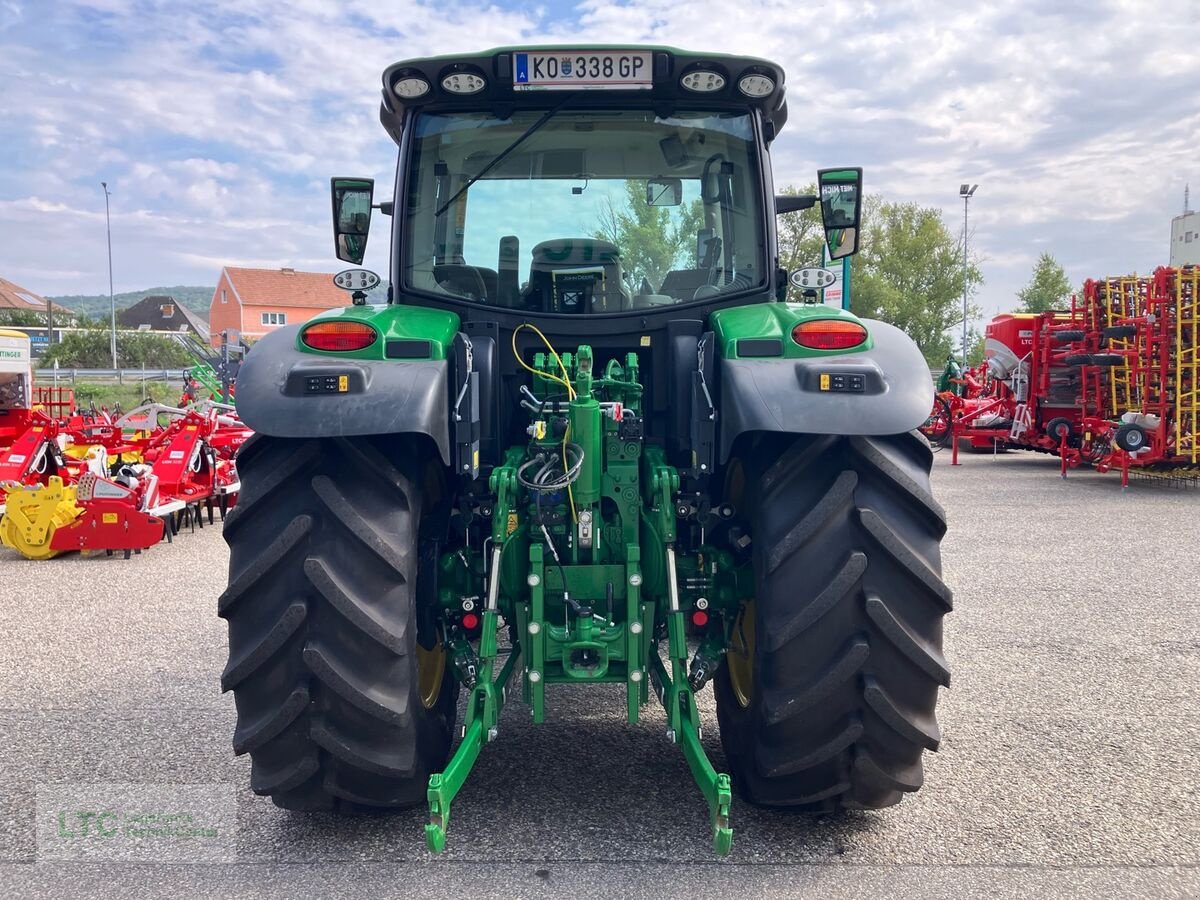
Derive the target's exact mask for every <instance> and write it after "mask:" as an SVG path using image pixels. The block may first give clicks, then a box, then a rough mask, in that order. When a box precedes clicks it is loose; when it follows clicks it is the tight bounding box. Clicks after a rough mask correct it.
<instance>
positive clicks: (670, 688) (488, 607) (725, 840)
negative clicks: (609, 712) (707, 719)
mask: <svg viewBox="0 0 1200 900" xmlns="http://www.w3.org/2000/svg"><path fill="white" fill-rule="evenodd" d="M561 359H562V365H563V367H565V369H566V370H567V380H568V382H569V383H570V384H571V386H572V388H573V389H574V392H575V396H574V397H573V398H570V397H569V396H568V393H569V392H568V390H567V388H566V387H565V386H564V385H562V384H561V383H559V382H557V381H555V380H554V378H556V377H557V378H561V377H562V370H561V369H560V368H559V364H558V361H557V360H556V359H555V358H554V357H553V356H551V355H550V354H546V353H537V354H535V355H534V358H533V368H534V369H535V370H536V372H537V373H538V374H537V375H535V376H534V378H533V387H532V392H533V395H534V396H535V397H536V398H537V401H538V403H539V404H541V410H540V411H539V412H537V413H533V414H531V425H530V439H529V442H528V444H527V445H525V446H518V447H512V448H510V449H509V450H508V452H507V453H506V454H505V458H504V461H503V463H502V464H501V465H499V466H497V467H496V468H495V469H493V471H492V474H491V477H490V481H489V488H490V489H491V491H492V493H493V494H494V497H495V500H494V505H493V507H492V509H491V526H492V527H491V543H490V546H489V547H487V548H480V547H471V546H469V547H466V548H463V549H461V550H455V551H453V552H449V553H445V554H443V556H442V557H441V558H440V559H439V561H438V576H439V577H438V605H439V615H440V616H441V627H442V630H443V633H444V634H445V635H446V636H447V643H448V644H449V646H450V651H451V658H452V660H453V665H452V667H451V668H452V671H453V672H454V673H455V674H456V675H457V677H458V678H459V680H460V681H462V682H463V683H464V685H465V686H466V687H467V688H468V689H469V690H470V692H471V693H470V698H469V700H468V702H467V706H466V710H467V711H466V719H465V724H464V731H463V734H464V737H463V740H462V741H461V742H460V744H459V745H458V748H457V750H456V752H455V754H454V756H453V757H452V758H451V760H450V762H449V763H448V764H447V766H446V768H445V770H444V771H443V772H441V773H438V774H435V775H433V776H432V777H431V778H430V781H429V789H428V797H429V810H430V821H429V824H428V825H427V826H426V842H427V844H428V846H429V848H430V849H431V850H434V851H435V852H436V851H440V850H441V849H443V848H444V846H445V843H446V828H447V826H448V823H449V820H450V804H451V802H452V801H453V799H454V797H455V795H456V794H457V793H458V791H459V790H460V789H461V787H462V786H463V784H464V783H465V780H466V777H467V774H468V773H469V771H470V769H471V767H472V766H473V765H474V763H475V761H476V759H477V758H478V756H479V753H480V750H481V749H482V747H483V746H484V745H485V744H486V743H488V742H490V741H492V740H495V739H496V737H497V736H498V734H499V724H498V722H499V712H500V709H501V707H502V706H503V703H504V699H505V697H506V696H507V695H508V691H509V690H510V681H511V680H512V679H513V678H517V679H519V681H520V687H521V695H522V698H523V699H524V702H525V703H526V704H527V705H528V707H529V709H530V714H531V716H532V718H533V721H534V722H535V723H541V722H543V721H544V720H545V716H546V706H547V702H548V699H549V698H548V697H547V686H548V685H556V684H583V683H589V682H590V683H611V684H623V685H625V702H624V708H625V715H626V718H627V720H628V721H629V722H631V723H634V722H637V721H638V720H639V717H640V712H641V707H642V706H644V705H645V704H646V703H648V702H649V700H650V693H651V692H650V688H651V685H652V684H653V686H654V688H655V691H654V693H655V696H656V697H657V698H658V699H659V700H660V701H661V702H662V704H663V707H664V709H665V711H666V714H667V723H668V724H667V729H668V736H669V737H670V738H671V740H672V741H674V742H675V743H678V744H679V745H680V748H681V749H682V751H683V753H684V757H685V759H686V760H687V763H688V766H689V769H690V770H691V772H692V775H693V777H694V778H695V780H696V783H697V786H698V787H699V788H700V791H701V794H702V795H703V796H704V798H705V800H706V801H707V803H708V805H709V814H710V820H711V824H712V838H713V846H714V847H715V849H716V851H717V852H718V853H720V854H725V853H728V852H729V849H730V845H731V842H732V838H733V831H732V829H731V828H730V826H729V807H730V803H731V799H732V795H731V789H730V782H729V776H728V775H725V774H722V773H718V772H717V771H716V770H715V769H714V768H713V766H712V764H711V763H710V762H709V760H708V757H707V756H706V754H705V752H704V748H703V746H702V744H701V742H700V715H699V711H698V709H697V707H696V699H695V692H694V690H693V685H692V684H691V682H690V681H689V659H688V657H689V648H688V640H687V636H688V622H689V618H688V616H689V615H690V614H693V611H695V610H704V611H706V612H707V614H708V617H709V618H708V622H707V623H706V624H704V625H695V624H693V628H695V629H697V632H698V635H699V637H700V638H701V651H700V652H701V654H703V662H704V665H705V666H707V670H708V671H712V670H715V667H716V662H717V661H719V659H720V655H721V653H722V652H723V649H724V647H725V646H726V644H727V639H728V635H729V633H730V630H731V629H732V627H733V622H734V621H735V619H736V616H737V610H738V607H739V604H740V602H741V600H742V599H744V598H745V597H747V596H750V595H751V594H752V592H753V580H754V576H753V572H752V569H751V566H750V564H749V563H748V562H742V563H740V564H739V563H738V562H737V561H735V559H734V558H733V556H732V555H731V554H730V553H729V552H728V551H725V550H720V549H717V548H715V547H709V546H701V547H700V548H699V549H698V550H697V551H696V552H695V553H691V554H681V555H678V556H677V555H676V554H675V541H676V536H677V535H676V530H677V521H678V520H677V515H678V514H679V513H678V512H677V510H676V506H675V503H674V497H675V496H676V494H677V493H678V491H679V489H680V475H679V472H678V470H676V469H675V468H674V467H673V466H671V465H669V464H668V462H667V460H666V457H665V455H664V453H663V451H662V449H661V448H659V447H656V446H648V445H646V444H645V443H644V441H643V439H642V438H641V436H640V432H639V433H637V434H631V433H627V434H625V435H624V436H622V424H623V422H626V421H627V420H629V419H631V418H633V419H636V418H637V417H639V416H641V414H642V412H643V407H642V393H643V388H642V385H641V383H640V382H639V380H638V379H639V371H640V369H639V359H638V356H637V354H635V353H628V354H626V356H625V359H624V361H623V362H618V361H617V360H612V361H610V362H609V363H608V364H607V365H606V366H605V369H604V371H603V373H602V374H600V375H596V374H595V373H594V372H593V371H592V366H593V363H592V359H593V357H592V351H591V348H590V347H588V346H586V345H585V346H581V347H579V348H578V351H577V352H575V353H573V354H572V353H563V354H562V355H561ZM552 376H553V377H552ZM568 425H569V430H568V429H567V426H568ZM564 445H568V446H569V445H575V446H577V447H578V448H579V450H582V453H583V458H582V460H581V462H580V463H579V469H578V475H577V477H576V478H575V480H574V481H573V482H572V483H571V488H570V492H569V493H568V492H567V491H565V490H557V489H556V490H551V491H546V490H543V491H536V492H535V491H534V490H532V489H530V488H527V487H526V486H525V484H524V483H522V478H523V479H524V481H525V482H529V481H530V480H531V479H536V477H537V476H536V475H534V474H533V473H535V472H539V471H541V470H542V469H543V467H544V466H546V465H548V464H549V463H550V462H553V463H554V465H556V466H557V465H559V461H560V460H561V457H562V454H563V453H564ZM571 453H572V454H573V453H575V451H574V450H572V451H571ZM570 459H571V457H570V456H569V457H568V461H570ZM531 461H532V464H531ZM565 468H566V467H565V466H563V469H564V470H565ZM518 470H520V472H521V473H522V474H521V475H519V474H518ZM555 484H556V486H557V482H555ZM539 497H540V499H539ZM588 519H590V521H591V523H592V527H591V533H590V538H588V539H587V540H585V539H584V536H583V535H584V532H583V531H582V529H581V527H580V525H579V524H577V523H581V522H584V521H585V520H588ZM672 568H673V569H674V572H675V584H676V588H677V589H676V590H675V591H672V590H671V589H670V585H669V575H668V573H669V572H670V571H671V570H672ZM464 604H469V607H468V606H466V605H464ZM481 607H482V616H481V622H482V625H481V633H480V634H479V636H478V652H476V651H475V650H474V649H473V647H472V645H471V639H472V638H471V636H470V635H467V634H465V633H464V632H463V631H462V627H461V625H460V623H461V621H462V613H463V611H464V610H467V609H469V610H470V611H474V610H478V609H480V608H481ZM501 621H503V622H504V623H505V624H508V625H511V626H513V629H512V631H511V632H510V634H511V649H510V651H509V653H508V656H507V658H506V659H505V660H504V664H503V666H501V667H500V669H499V670H498V671H497V670H496V664H497V662H499V660H500V657H499V655H498V641H497V629H498V627H499V625H500V622H501ZM664 644H665V646H663V645H664ZM664 650H665V656H664V655H663V651H664ZM697 658H699V657H697ZM697 658H693V660H692V663H691V664H692V668H693V669H694V668H695V667H696V665H697Z"/></svg>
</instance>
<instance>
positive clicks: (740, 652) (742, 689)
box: [725, 600, 754, 709]
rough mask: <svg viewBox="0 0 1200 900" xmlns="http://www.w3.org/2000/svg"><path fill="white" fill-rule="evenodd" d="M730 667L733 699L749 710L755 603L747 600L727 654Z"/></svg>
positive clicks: (751, 694) (727, 663)
mask: <svg viewBox="0 0 1200 900" xmlns="http://www.w3.org/2000/svg"><path fill="white" fill-rule="evenodd" d="M725 665H727V666H728V667H729V685H730V687H732V688H733V697H734V699H735V700H737V702H738V705H739V706H741V707H742V709H748V708H749V706H750V702H751V700H753V699H754V601H753V600H747V601H746V602H745V603H743V604H742V608H741V610H739V612H738V617H737V621H736V622H735V623H734V626H733V634H732V635H731V637H730V642H729V651H728V652H727V653H726V654H725Z"/></svg>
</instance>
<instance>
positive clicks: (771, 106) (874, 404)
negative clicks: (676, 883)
mask: <svg viewBox="0 0 1200 900" xmlns="http://www.w3.org/2000/svg"><path fill="white" fill-rule="evenodd" d="M380 118H381V120H382V122H383V125H384V128H385V129H386V130H387V132H388V133H389V134H390V135H391V136H392V138H393V140H394V141H395V142H396V144H397V147H398V165H397V168H396V178H395V184H394V188H393V194H392V197H393V199H391V200H388V201H384V202H379V203H376V200H375V197H374V185H373V182H372V181H371V180H370V179H367V178H335V179H333V184H332V204H333V220H334V231H335V246H336V251H337V256H338V257H339V258H340V259H342V260H345V261H347V262H350V263H352V264H354V265H359V266H361V264H362V261H363V258H364V253H365V250H366V245H367V237H368V231H369V227H370V223H371V215H372V210H373V209H378V210H379V211H380V213H381V214H382V215H384V216H387V217H390V219H391V223H390V224H391V227H390V231H389V235H390V238H389V246H388V250H389V252H390V264H389V270H388V273H389V276H390V283H391V287H390V288H389V289H388V293H387V302H386V303H385V304H378V305H369V304H367V295H366V291H367V290H368V289H369V288H372V287H375V286H377V285H378V284H379V278H378V276H377V275H375V274H374V273H372V272H369V271H367V270H365V269H362V268H357V269H349V270H347V271H344V272H342V273H340V274H339V275H338V276H336V278H335V281H336V282H337V283H338V284H339V286H341V287H343V288H346V289H347V290H349V291H351V292H352V295H351V299H352V301H353V302H352V303H351V304H350V305H348V306H347V307H346V308H344V309H336V310H330V311H329V312H326V313H322V314H321V315H319V316H317V317H316V318H314V319H312V320H310V321H309V322H307V323H305V324H302V325H299V326H290V327H285V328H280V329H278V330H277V331H275V332H274V333H272V334H270V335H268V336H267V337H265V338H263V339H262V340H261V341H259V342H258V344H257V345H256V346H255V347H254V349H253V351H252V352H251V353H250V354H248V356H247V358H246V360H245V363H244V364H243V367H242V369H241V372H240V374H239V377H238V384H237V401H238V411H239V413H240V414H241V416H242V418H243V420H244V421H245V422H246V423H247V424H248V425H249V426H251V427H252V428H254V430H255V431H256V432H257V435H256V436H255V437H254V438H253V440H251V441H250V442H248V443H247V444H246V445H245V447H244V448H243V449H242V451H241V454H240V456H239V458H238V470H239V473H240V475H241V480H242V491H241V495H240V498H239V502H238V505H237V508H236V510H235V511H234V513H233V514H232V515H231V517H230V519H229V521H228V524H227V526H226V528H225V536H226V540H227V541H228V543H229V546H230V549H231V558H230V576H229V587H228V589H227V590H226V591H225V593H224V594H223V595H222V597H221V601H220V615H221V616H222V617H224V618H225V619H227V620H228V623H229V663H228V665H227V666H226V668H225V671H224V673H223V675H222V685H223V687H224V689H225V690H232V691H233V692H234V697H235V700H236V706H237V728H236V732H235V735H234V740H233V743H234V750H235V752H236V753H239V754H242V753H249V754H250V757H251V760H252V774H251V787H252V788H253V790H254V791H255V792H256V793H258V794H260V795H265V796H269V797H271V798H272V800H273V801H274V802H275V803H276V804H278V805H279V806H281V807H284V808H286V809H293V810H335V811H361V810H363V809H364V808H369V807H405V806H410V805H413V804H420V803H428V805H429V814H430V820H429V824H428V825H427V826H426V839H427V843H428V845H429V847H430V848H431V849H432V850H434V851H439V850H441V849H442V848H443V847H444V845H445V841H446V836H447V830H448V828H449V825H450V810H451V804H452V802H453V800H454V797H455V795H456V794H457V793H458V792H459V790H460V789H461V788H462V786H463V784H464V783H465V782H466V780H467V779H468V777H469V776H470V773H471V770H472V768H473V767H474V766H475V764H476V762H477V760H478V758H479V756H480V753H481V752H483V751H484V749H485V748H486V746H487V745H488V744H489V743H491V742H493V741H495V740H497V739H498V738H499V736H500V734H501V732H502V730H503V722H504V719H503V717H502V715H501V713H502V710H503V707H504V706H505V705H506V703H507V702H508V701H509V700H511V699H513V698H519V699H520V701H521V705H522V706H523V707H524V709H525V710H527V711H528V713H529V714H530V715H531V716H532V718H533V721H534V722H535V723H538V722H542V721H543V718H544V716H545V715H546V710H547V707H548V706H550V705H551V704H553V703H555V700H556V689H558V688H559V686H560V685H565V684H570V685H615V686H620V687H618V688H617V689H616V690H614V689H613V688H608V689H603V688H601V689H600V690H598V691H596V692H595V696H596V697H597V699H604V700H607V701H608V702H612V700H613V698H615V697H619V698H620V699H619V701H617V702H620V703H621V705H622V707H623V710H624V714H625V716H626V717H627V719H628V721H629V722H631V723H633V722H637V721H638V719H639V717H640V716H642V715H644V714H645V713H644V710H645V707H646V706H647V704H648V703H650V702H651V700H652V699H653V700H654V701H655V702H657V703H661V705H662V707H663V708H664V710H665V716H664V720H665V730H666V735H667V737H668V739H669V740H670V742H672V743H674V744H676V745H678V747H679V749H680V750H682V752H683V755H684V757H685V758H686V760H687V763H688V766H689V767H690V770H691V773H692V775H693V776H694V779H695V782H696V784H697V786H698V788H699V791H700V793H701V794H702V795H703V797H704V799H705V800H706V801H707V804H708V808H709V812H710V818H711V824H712V839H713V843H714V846H715V849H716V851H717V852H718V853H721V854H724V853H727V852H728V851H729V848H730V844H731V841H732V830H731V827H730V805H731V802H732V795H733V793H734V792H737V794H738V795H739V796H740V797H741V798H743V799H745V800H746V801H749V802H750V803H754V804H761V805H764V806H773V807H789V808H794V809H800V810H808V811H824V812H828V811H834V810H839V809H875V808H879V807H885V806H889V805H891V804H894V803H897V802H898V801H899V800H900V799H901V797H902V796H903V795H904V794H905V793H907V792H910V791H915V790H917V789H918V788H919V787H920V786H921V783H922V777H923V776H922V754H923V752H924V751H925V750H935V749H937V746H938V742H939V739H940V736H939V731H938V726H937V723H936V721H935V719H934V707H935V703H936V698H937V694H938V687H939V686H945V685H947V684H948V683H949V673H948V670H947V667H946V663H945V660H944V659H943V657H942V653H941V644H942V617H943V616H944V615H945V614H946V612H947V611H949V609H950V607H951V596H950V591H949V590H948V589H947V588H946V586H945V585H944V584H943V582H942V578H941V562H940V556H939V542H940V539H941V537H942V535H943V533H944V532H945V528H946V525H945V516H944V514H943V512H942V509H941V507H940V506H939V505H938V503H937V502H936V501H935V500H934V499H933V497H932V495H931V493H930V485H929V471H930V465H931V459H932V456H931V452H930V449H929V446H928V444H927V442H926V441H925V439H924V438H923V437H922V436H921V435H920V434H919V433H918V432H917V431H916V430H915V429H916V428H917V427H918V426H919V425H921V424H922V423H923V422H924V421H925V418H926V417H927V416H928V415H929V409H930V404H931V402H932V400H933V391H932V385H931V383H930V379H929V369H928V367H927V365H926V363H925V360H924V359H923V357H922V355H921V353H920V351H919V350H918V349H917V347H916V346H915V345H914V344H913V342H912V341H911V340H909V338H908V337H906V336H905V335H904V334H903V333H902V332H900V331H899V330H897V329H896V328H894V327H892V326H891V325H888V324H886V323H883V322H877V321H871V320H863V319H859V318H856V317H855V316H853V315H851V314H850V313H849V312H846V311H843V310H841V309H837V308H832V307H829V306H825V305H821V304H819V303H817V302H815V298H816V296H817V291H818V290H819V289H820V288H821V287H823V286H825V285H826V284H828V283H829V282H830V281H831V280H832V275H831V274H830V273H829V272H828V271H827V270H824V269H819V268H810V269H803V270H800V271H797V272H792V273H788V272H786V271H784V270H783V269H781V268H780V267H779V261H778V254H777V250H776V225H775V217H776V216H777V215H786V214H789V213H793V212H795V211H797V210H801V209H805V208H809V207H812V206H814V205H817V204H819V206H820V210H821V215H822V218H823V223H824V227H825V231H826V236H827V240H828V244H829V249H830V253H829V256H830V258H832V259H840V258H843V257H845V256H848V255H850V254H853V253H854V252H855V251H856V250H857V245H858V240H859V222H860V210H861V200H862V171H861V169H856V168H850V167H839V168H832V169H826V170H823V171H821V172H820V173H819V174H818V184H819V196H801V197H796V196H780V197H776V196H774V195H773V190H772V178H771V160H770V154H769V148H770V147H771V144H772V143H773V142H774V141H775V140H776V138H777V136H778V135H779V132H780V129H781V128H782V127H783V125H784V122H785V120H786V118H787V105H786V103H785V101H784V74H783V71H782V70H781V69H780V67H779V66H777V65H775V64H773V63H771V62H767V61H766V60H761V59H754V58H749V57H735V56H723V55H714V54H697V53H690V52H684V51H680V50H676V49H672V48H668V47H648V48H636V49H627V48H614V47H581V48H576V49H565V50H557V49H544V48H526V49H520V48H503V49H498V50H492V51H488V52H485V53H479V54H473V55H463V56H444V57H435V58H429V59H417V60H409V61H406V62H402V63H398V64H396V65H394V66H391V67H390V68H389V69H387V71H386V72H385V73H384V76H383V103H382V108H381V111H380ZM789 284H791V285H794V286H795V287H796V288H797V290H798V295H799V296H800V297H802V298H804V299H805V300H806V301H807V302H801V303H789V302H787V300H786V298H787V292H788V287H789ZM710 685H711V689H712V690H713V691H714V692H715V700H716V710H717V719H718V722H719V725H720V736H721V743H722V745H723V747H724V756H725V766H724V767H727V769H728V774H726V773H724V772H718V771H717V770H716V768H715V767H714V766H713V764H712V763H711V762H710V760H709V758H708V755H707V754H706V751H705V747H704V744H703V742H702V739H701V736H702V731H701V725H702V723H701V718H700V715H699V712H698V708H697V700H696V698H697V695H698V694H699V693H700V692H701V691H703V690H704V689H705V688H706V687H709V686H710ZM621 688H623V690H621ZM460 695H465V696H464V697H462V698H461V699H462V708H463V709H464V710H465V712H462V713H461V715H460V712H459V707H460ZM509 715H512V712H511V711H510V712H509ZM529 751H530V752H531V753H532V752H534V748H533V747H530V748H529ZM598 765H599V767H600V771H601V774H602V775H603V765H602V764H600V763H598ZM603 777H611V778H612V779H614V781H616V780H619V778H620V774H619V773H618V772H611V773H610V774H608V775H603Z"/></svg>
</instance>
